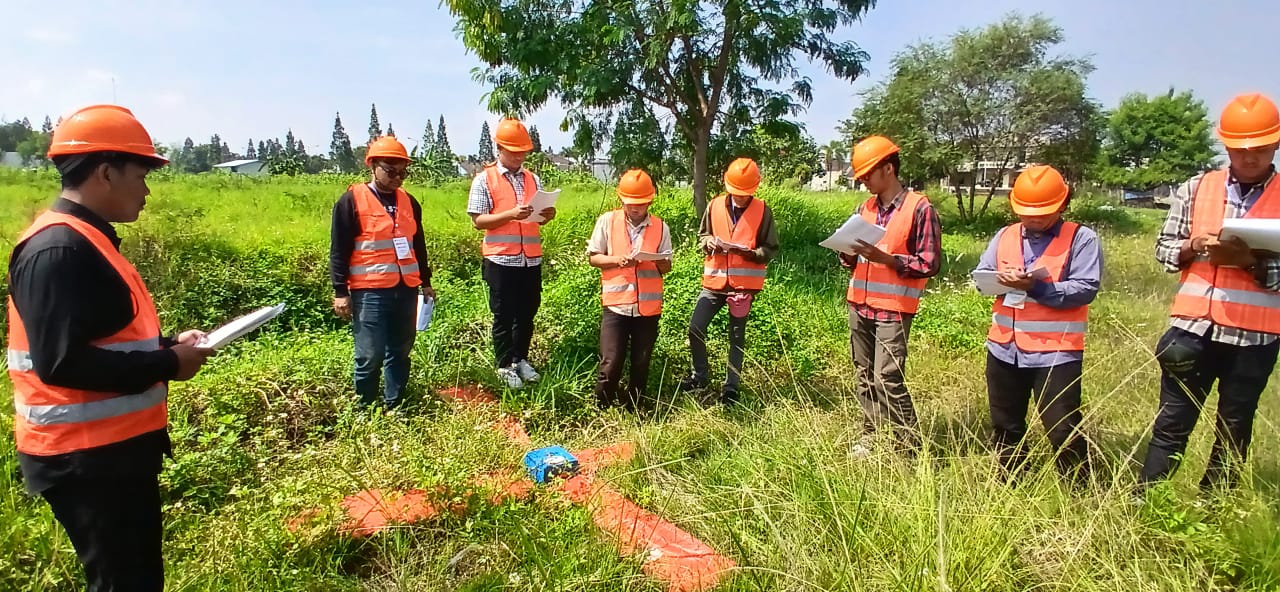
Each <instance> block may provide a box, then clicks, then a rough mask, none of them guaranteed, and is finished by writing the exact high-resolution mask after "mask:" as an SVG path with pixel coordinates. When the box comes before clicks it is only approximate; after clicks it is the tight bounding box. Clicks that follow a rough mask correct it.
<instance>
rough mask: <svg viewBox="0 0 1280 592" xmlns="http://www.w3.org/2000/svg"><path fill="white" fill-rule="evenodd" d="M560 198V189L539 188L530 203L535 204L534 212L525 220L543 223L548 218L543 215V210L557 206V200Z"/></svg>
mask: <svg viewBox="0 0 1280 592" xmlns="http://www.w3.org/2000/svg"><path fill="white" fill-rule="evenodd" d="M557 199H560V190H559V189H557V190H555V191H542V190H539V191H538V192H537V193H535V194H533V199H531V200H529V205H530V206H533V214H530V215H529V217H528V218H525V222H534V223H537V224H541V223H542V222H543V221H544V220H546V218H543V217H542V210H545V209H547V208H554V207H556V200H557Z"/></svg>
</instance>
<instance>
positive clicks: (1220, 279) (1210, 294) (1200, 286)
mask: <svg viewBox="0 0 1280 592" xmlns="http://www.w3.org/2000/svg"><path fill="white" fill-rule="evenodd" d="M1192 200H1193V201H1192V207H1191V236H1196V235H1199V234H1204V233H1211V234H1217V233H1218V232H1220V231H1221V230H1222V219H1223V217H1224V216H1225V214H1226V203H1227V171H1226V169H1222V170H1216V171H1209V172H1207V173H1205V174H1204V176H1203V177H1202V178H1201V179H1200V187H1199V188H1198V189H1197V190H1196V194H1195V196H1194V197H1193V198H1192ZM1244 217H1245V218H1280V182H1276V181H1272V182H1271V183H1270V184H1269V185H1267V189H1266V190H1265V191H1264V192H1263V193H1262V196H1261V197H1259V198H1258V201H1257V202H1256V203H1254V204H1253V207H1252V208H1249V211H1248V212H1247V213H1245V215H1244ZM1170 314H1171V315H1172V316H1175V317H1185V318H1190V319H1205V318H1207V319H1210V320H1212V321H1213V322H1214V323H1217V324H1219V325H1222V326H1225V327H1235V328H1237V329H1245V330H1249V331H1261V332H1264V333H1280V294H1277V293H1276V292H1273V291H1271V290H1268V289H1266V288H1263V287H1262V286H1259V285H1258V282H1257V281H1256V280H1254V279H1253V274H1252V273H1251V272H1248V271H1245V270H1243V269H1239V268H1235V267H1218V266H1216V265H1213V264H1212V263H1209V260H1208V259H1207V258H1205V257H1196V259H1194V260H1192V262H1191V264H1190V265H1188V266H1187V267H1186V268H1184V269H1183V270H1182V285H1181V286H1180V287H1179V288H1178V294H1177V295H1176V296H1174V299H1173V309H1172V310H1171V311H1170Z"/></svg>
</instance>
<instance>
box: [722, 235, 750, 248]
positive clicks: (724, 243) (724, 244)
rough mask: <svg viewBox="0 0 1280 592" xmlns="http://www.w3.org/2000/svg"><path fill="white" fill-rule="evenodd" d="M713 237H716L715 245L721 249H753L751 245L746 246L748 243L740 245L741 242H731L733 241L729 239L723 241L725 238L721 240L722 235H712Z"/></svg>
mask: <svg viewBox="0 0 1280 592" xmlns="http://www.w3.org/2000/svg"><path fill="white" fill-rule="evenodd" d="M712 238H714V239H715V242H714V244H715V246H717V247H720V248H721V249H724V250H725V251H730V250H733V249H739V250H742V251H750V250H751V248H750V247H748V246H746V245H740V244H738V243H731V242H729V241H723V240H720V237H718V236H716V237H712Z"/></svg>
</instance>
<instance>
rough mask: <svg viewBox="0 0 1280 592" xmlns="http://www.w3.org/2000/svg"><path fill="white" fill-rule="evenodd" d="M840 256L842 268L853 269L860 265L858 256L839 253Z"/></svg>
mask: <svg viewBox="0 0 1280 592" xmlns="http://www.w3.org/2000/svg"><path fill="white" fill-rule="evenodd" d="M837 254H838V255H839V256H840V265H841V266H842V267H847V268H852V267H853V266H855V265H857V264H858V256H857V255H850V254H848V253H837Z"/></svg>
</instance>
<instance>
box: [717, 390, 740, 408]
mask: <svg viewBox="0 0 1280 592" xmlns="http://www.w3.org/2000/svg"><path fill="white" fill-rule="evenodd" d="M720 403H721V404H722V405H724V406H725V407H730V406H732V405H737V404H738V389H736V388H733V387H725V389H724V390H723V391H720Z"/></svg>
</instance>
